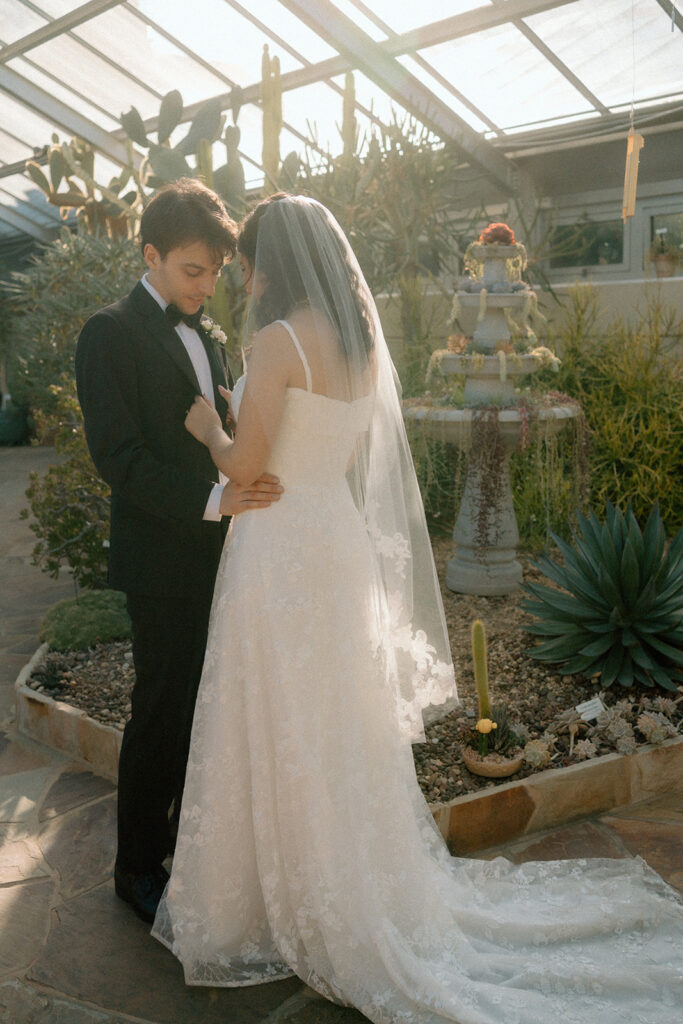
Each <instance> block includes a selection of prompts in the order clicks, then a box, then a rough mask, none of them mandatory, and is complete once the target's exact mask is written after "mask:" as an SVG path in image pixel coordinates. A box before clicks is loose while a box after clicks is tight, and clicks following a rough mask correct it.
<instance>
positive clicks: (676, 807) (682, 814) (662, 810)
mask: <svg viewBox="0 0 683 1024" xmlns="http://www.w3.org/2000/svg"><path fill="white" fill-rule="evenodd" d="M611 817H613V818H640V819H643V820H645V821H670V822H678V823H679V824H681V825H683V789H676V790H673V792H671V793H666V794H665V795H664V796H660V797H657V798H656V799H654V800H648V801H646V802H645V803H642V804H634V805H632V806H631V807H627V808H625V809H624V810H623V811H618V812H615V813H613V814H612V815H611ZM682 839H683V836H682Z"/></svg>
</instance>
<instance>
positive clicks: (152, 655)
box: [76, 179, 282, 921]
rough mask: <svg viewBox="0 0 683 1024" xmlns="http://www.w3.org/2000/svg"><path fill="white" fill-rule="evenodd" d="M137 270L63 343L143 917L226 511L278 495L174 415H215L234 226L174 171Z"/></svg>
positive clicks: (123, 842)
mask: <svg viewBox="0 0 683 1024" xmlns="http://www.w3.org/2000/svg"><path fill="white" fill-rule="evenodd" d="M140 234H141V246H142V251H143V255H144V258H145V262H146V264H147V268H148V270H147V273H146V274H145V275H144V277H143V278H142V280H141V281H140V282H139V283H138V284H136V285H135V287H134V288H133V290H132V292H131V293H130V295H128V296H127V297H126V298H124V299H122V300H121V301H119V302H116V303H114V304H113V305H111V306H107V307H106V308H105V309H102V310H100V311H99V312H98V313H95V315H94V316H92V317H91V318H90V319H89V320H88V322H87V323H86V324H85V326H84V328H83V330H82V332H81V335H80V337H79V339H78V346H77V349H76V381H77V386H78V397H79V400H80V403H81V407H82V409H83V416H84V420H85V433H86V438H87V442H88V447H89V449H90V453H91V455H92V458H93V461H94V463H95V465H96V467H97V469H98V471H99V472H100V473H101V475H102V477H103V478H104V479H105V480H106V482H107V483H108V484H109V486H110V487H111V540H110V551H109V584H110V586H111V587H113V588H114V589H117V590H122V591H124V592H125V594H126V597H127V604H128V611H129V613H130V617H131V620H132V625H133V660H134V665H135V674H136V683H135V687H134V690H133V694H132V698H131V705H132V708H131V718H130V721H129V722H128V724H127V725H126V728H125V731H124V734H123V744H122V747H121V756H120V763H119V787H118V852H117V857H116V866H115V873H114V877H115V887H116V893H117V895H118V896H119V897H120V898H121V899H123V900H125V901H126V902H127V903H130V904H131V905H132V906H133V909H134V910H135V911H136V913H137V914H138V915H139V916H140V917H142V918H143V919H144V920H146V921H151V920H153V918H154V913H155V911H156V907H157V904H158V902H159V899H160V896H161V893H162V892H163V889H164V885H165V884H166V880H167V878H168V876H167V874H166V871H165V870H164V868H163V867H162V861H163V860H164V859H165V857H166V856H167V854H168V853H169V850H170V845H171V836H170V834H169V809H170V807H171V804H172V803H173V804H174V814H176V815H177V811H178V807H179V803H180V797H181V795H182V791H183V783H184V777H185V766H186V762H187V755H188V751H189V744H190V731H191V726H192V715H193V711H194V704H195V698H196V694H197V687H198V684H199V679H200V676H201V670H202V662H203V658H204V648H205V646H206V637H207V630H208V621H209V611H210V608H211V598H212V595H213V587H214V581H215V577H216V570H217V568H218V561H219V558H220V554H221V549H222V547H223V540H224V537H225V532H226V526H227V519H226V517H227V516H229V515H235V514H237V513H240V512H243V511H246V510H249V509H259V508H267V507H268V506H269V505H270V503H271V502H272V501H277V500H278V498H279V492H280V491H281V490H282V488H281V487H279V485H278V481H277V480H276V479H275V478H274V477H271V476H263V477H261V478H260V479H259V480H257V481H256V482H255V483H254V484H252V485H251V486H250V487H249V488H241V487H238V486H237V485H236V484H232V483H230V482H226V481H225V480H224V479H223V480H219V474H218V471H217V470H216V468H215V466H214V465H213V462H212V461H211V458H210V457H209V454H208V449H207V448H206V447H205V446H204V445H202V444H199V442H197V441H196V440H195V439H194V438H193V437H192V436H191V435H190V434H189V433H188V432H187V430H185V427H184V425H183V421H184V419H185V414H186V413H187V410H188V409H189V407H190V406H191V405H192V403H193V401H194V398H195V396H196V395H199V394H205V395H207V396H208V397H209V398H210V399H211V400H212V401H213V402H214V403H215V406H216V409H217V411H218V412H219V414H220V416H221V419H223V420H225V418H226V415H227V413H228V408H227V403H226V401H225V399H224V398H223V396H222V395H221V394H220V392H219V390H218V388H219V385H223V386H225V385H226V384H227V383H228V381H226V379H225V373H224V370H223V364H222V362H221V360H220V358H219V356H218V354H217V352H216V350H215V347H214V344H213V342H212V340H211V338H210V336H209V335H208V334H207V332H206V331H205V330H204V329H203V328H202V327H201V325H200V323H199V317H200V314H201V310H202V302H203V301H204V299H205V298H206V297H207V296H210V295H212V294H213V291H214V287H215V284H216V280H217V278H218V276H219V274H220V272H221V268H222V267H223V264H224V262H225V261H226V260H230V259H232V258H233V256H234V255H235V250H236V240H237V225H236V224H235V223H234V221H232V220H231V219H230V217H229V216H228V214H227V212H226V210H225V207H224V206H223V204H222V202H221V200H220V199H219V197H218V196H217V195H215V193H213V192H212V191H210V190H209V189H208V188H206V187H205V186H204V185H202V184H201V183H200V182H198V181H195V180H190V179H181V180H180V181H178V182H176V183H175V184H173V185H169V186H167V187H165V188H163V189H161V190H160V191H159V192H158V193H157V194H156V195H155V196H154V198H153V199H152V200H151V201H150V203H149V205H148V206H147V207H146V209H145V211H144V213H143V215H142V220H141V224H140Z"/></svg>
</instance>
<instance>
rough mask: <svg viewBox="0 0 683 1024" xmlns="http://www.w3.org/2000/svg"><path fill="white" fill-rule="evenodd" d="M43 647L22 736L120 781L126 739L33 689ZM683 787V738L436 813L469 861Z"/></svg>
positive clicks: (25, 704) (21, 691)
mask: <svg viewBox="0 0 683 1024" xmlns="http://www.w3.org/2000/svg"><path fill="white" fill-rule="evenodd" d="M47 649H48V645H47V644H42V645H41V646H40V647H39V648H38V650H37V651H36V652H35V654H34V655H33V657H32V658H31V660H30V661H29V662H28V664H26V665H24V667H23V668H22V670H21V672H20V673H19V676H18V677H17V681H16V683H15V695H16V708H17V724H18V727H19V730H20V732H23V733H24V734H25V735H26V736H29V737H30V738H31V739H34V740H37V741H38V742H39V743H45V744H46V745H47V746H50V747H55V748H56V749H57V750H61V751H62V752H63V753H65V754H70V755H71V756H72V757H76V758H79V759H80V760H82V761H85V762H86V763H87V764H89V765H90V766H91V767H92V768H94V769H95V770H96V771H98V772H100V773H101V774H102V775H106V776H107V777H108V778H111V779H114V780H116V777H117V773H118V759H119V751H120V749H121V740H122V738H123V733H122V732H120V731H119V730H118V729H115V728H113V726H110V725H103V724H102V723H101V722H97V721H95V719H94V718H90V716H89V715H87V714H86V713H85V711H81V710H80V709H79V708H74V707H72V706H71V705H70V704H65V703H63V702H62V701H58V700H54V699H53V698H52V697H48V696H46V695H45V694H44V693H39V692H38V691H37V690H32V689H31V688H30V687H29V686H27V685H26V683H27V680H28V679H29V677H30V675H31V673H32V672H33V670H34V668H36V666H37V665H39V664H40V662H41V660H42V659H43V657H44V656H45V653H46V651H47ZM682 781H683V736H676V737H674V738H673V739H671V740H666V742H665V743H663V744H661V745H660V746H657V747H653V746H647V745H644V746H642V747H639V748H638V749H637V750H636V753H635V754H631V755H628V756H627V755H624V754H605V755H604V756H603V757H599V758H596V759H595V760H590V761H582V762H581V763H579V764H575V765H570V766H569V767H568V768H553V769H550V770H546V771H544V772H538V773H536V774H535V775H529V776H528V777H527V778H525V779H520V780H518V781H517V782H507V783H504V784H503V785H499V786H495V787H493V788H491V789H485V790H479V791H478V792H476V793H467V794H466V795H465V796H458V797H455V798H454V799H453V800H450V801H449V802H448V803H446V804H434V805H432V806H431V809H432V813H433V815H434V820H435V821H436V824H437V826H438V828H439V830H440V832H441V834H442V835H443V837H444V839H445V840H446V841H447V843H448V845H449V848H450V850H451V853H453V854H454V855H456V856H467V855H469V854H470V853H474V852H476V851H479V850H485V849H487V848H489V847H493V846H500V845H502V844H503V843H507V842H511V841H512V840H515V839H521V838H522V837H524V836H526V835H531V834H532V833H535V832H541V831H543V830H546V829H552V828H557V827H558V826H560V825H567V824H569V823H570V822H572V821H577V820H579V819H581V818H586V817H590V816H592V815H595V814H604V813H607V812H609V811H613V810H616V809H617V808H619V807H624V806H627V805H628V804H632V803H637V802H638V801H640V800H646V799H648V798H649V797H654V796H659V795H662V794H664V793H667V792H669V791H670V790H672V789H675V788H676V787H677V786H680V785H681V782H682Z"/></svg>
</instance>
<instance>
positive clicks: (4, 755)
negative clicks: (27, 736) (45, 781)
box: [0, 731, 49, 775]
mask: <svg viewBox="0 0 683 1024" xmlns="http://www.w3.org/2000/svg"><path fill="white" fill-rule="evenodd" d="M47 764H49V758H48V757H47V756H46V755H41V754H39V753H38V752H37V751H36V750H33V749H31V747H30V745H29V744H27V743H22V742H21V740H17V739H15V738H14V737H11V736H8V735H7V733H6V732H2V731H0V775H13V774H15V773H16V772H27V771H30V770H31V769H33V768H44V767H45V766H46V765H47Z"/></svg>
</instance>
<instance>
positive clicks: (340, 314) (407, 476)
mask: <svg viewBox="0 0 683 1024" xmlns="http://www.w3.org/2000/svg"><path fill="white" fill-rule="evenodd" d="M253 272H254V279H253V280H254V285H253V288H254V294H253V296H252V302H251V303H250V307H249V311H248V314H247V318H246V328H245V330H246V341H247V343H248V339H249V337H250V336H251V335H253V333H254V332H255V331H256V330H258V329H260V328H261V327H264V326H266V325H267V324H269V323H272V322H273V321H275V320H278V319H285V320H286V319H289V318H291V317H292V316H293V315H295V314H296V311H297V310H300V309H308V310H312V311H314V313H315V317H314V319H315V322H316V324H318V325H319V329H320V339H321V344H320V346H319V349H320V351H319V355H320V359H319V360H318V363H317V374H316V376H317V380H318V381H319V382H322V384H321V383H319V384H318V387H317V388H316V390H318V391H322V392H323V393H324V394H326V395H327V396H328V397H331V398H333V399H336V400H338V401H345V402H356V401H361V400H364V401H368V400H369V401H371V402H372V413H371V415H370V418H369V428H368V430H367V432H365V433H364V434H362V435H360V436H359V438H358V442H357V445H356V453H355V458H354V459H353V460H352V463H351V465H350V466H349V469H348V474H347V477H348V483H349V486H350V488H351V492H352V494H353V497H354V501H355V503H356V506H357V508H358V510H359V511H360V513H361V515H362V516H363V517H364V519H365V522H366V524H367V530H368V534H369V537H370V539H371V542H372V549H373V551H374V567H373V568H374V570H375V572H376V583H377V594H378V595H379V600H378V601H377V602H376V614H377V616H378V622H377V630H376V634H377V635H378V636H381V637H382V641H381V644H380V647H381V650H380V651H379V652H377V653H378V654H379V655H380V656H381V658H382V660H383V661H384V664H385V667H386V670H387V671H388V673H389V676H390V678H392V680H393V681H394V684H395V692H396V697H397V702H396V704H397V710H398V718H399V724H400V729H401V733H402V734H403V735H404V736H405V737H406V739H408V740H410V741H412V742H415V741H419V740H421V739H424V728H423V718H422V710H423V709H424V708H426V707H428V706H429V705H441V704H443V703H444V702H446V701H449V700H452V699H454V698H456V696H457V695H456V687H455V678H454V672H453V665H452V660H451V654H450V645H449V641H448V634H447V630H446V622H445V617H444V611H443V605H442V601H441V595H440V591H439V583H438V580H437V576H436V570H435V567H434V559H433V555H432V549H431V545H430V541H429V535H428V532H427V524H426V520H425V515H424V509H423V505H422V500H421V496H420V491H419V488H418V483H417V479H416V476H415V470H414V468H413V462H412V457H411V453H410V448H409V445H408V439H407V436H406V431H405V427H404V423H403V415H402V410H401V397H400V382H399V379H398V375H397V373H396V370H395V368H394V365H393V363H392V360H391V356H390V354H389V350H388V348H387V344H386V341H385V339H384V334H383V332H382V326H381V324H380V321H379V316H378V314H377V307H376V305H375V302H374V300H373V297H372V295H371V293H370V290H369V288H368V286H367V284H366V282H365V279H364V277H363V274H362V271H361V269H360V266H359V265H358V261H357V260H356V257H355V256H354V253H353V251H352V249H351V247H350V245H349V243H348V241H347V239H346V236H345V235H344V232H343V231H342V229H341V228H340V226H339V224H338V223H337V221H336V220H335V219H334V217H333V216H332V214H331V213H330V212H329V210H327V209H326V208H325V207H324V206H322V205H321V204H320V203H319V202H317V201H316V200H314V199H309V198H306V197H303V196H288V195H284V194H279V195H278V196H274V197H271V201H270V202H269V203H268V204H267V207H266V208H265V211H264V210H261V211H260V216H259V219H258V233H257V240H256V253H255V260H254V268H253ZM330 333H332V335H333V336H334V338H335V341H336V344H333V345H332V346H330V344H329V337H330ZM324 336H325V337H326V338H327V341H328V343H327V345H324V344H323V337H324ZM368 396H371V397H368Z"/></svg>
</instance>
